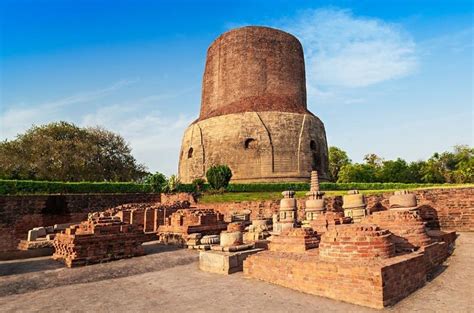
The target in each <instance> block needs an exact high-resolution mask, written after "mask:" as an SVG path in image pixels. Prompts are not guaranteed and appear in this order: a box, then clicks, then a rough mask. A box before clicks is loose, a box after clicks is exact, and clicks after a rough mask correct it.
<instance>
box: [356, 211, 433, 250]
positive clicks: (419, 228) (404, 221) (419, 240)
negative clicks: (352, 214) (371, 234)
mask: <svg viewBox="0 0 474 313" xmlns="http://www.w3.org/2000/svg"><path fill="white" fill-rule="evenodd" d="M362 223H364V224H376V225H378V226H379V227H381V228H383V229H387V230H389V231H390V232H391V233H392V234H393V237H392V241H393V242H394V243H395V246H396V250H397V252H404V251H413V250H417V249H418V248H420V247H424V246H426V245H428V244H430V243H431V242H432V240H431V238H430V237H429V236H428V233H427V231H426V226H425V222H424V221H423V220H422V218H421V217H420V216H419V215H418V214H417V213H416V212H411V211H393V210H388V211H381V212H374V213H373V214H372V215H370V216H368V217H366V218H365V220H364V221H363V222H362Z"/></svg>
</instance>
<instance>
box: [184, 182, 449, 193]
mask: <svg viewBox="0 0 474 313" xmlns="http://www.w3.org/2000/svg"><path fill="white" fill-rule="evenodd" d="M319 186H320V188H321V190H352V189H357V190H385V189H413V188H423V187H433V186H440V184H405V183H326V182H321V183H320V184H319ZM309 188H310V185H309V183H267V184H265V183H254V184H250V183H249V184H229V186H227V188H226V191H227V192H281V191H284V190H293V191H307V190H309ZM209 189H210V187H209V184H204V186H203V190H204V191H206V190H209ZM179 191H182V192H192V191H194V186H193V185H191V184H182V185H181V186H180V187H179Z"/></svg>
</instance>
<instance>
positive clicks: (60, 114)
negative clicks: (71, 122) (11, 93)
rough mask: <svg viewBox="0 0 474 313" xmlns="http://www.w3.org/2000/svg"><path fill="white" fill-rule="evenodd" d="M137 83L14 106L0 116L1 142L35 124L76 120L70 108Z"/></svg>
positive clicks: (121, 81) (124, 83)
mask: <svg viewBox="0 0 474 313" xmlns="http://www.w3.org/2000/svg"><path fill="white" fill-rule="evenodd" d="M137 81H138V80H137V79H135V80H120V81H118V82H115V83H113V84H111V85H110V86H107V87H105V88H102V89H97V90H92V91H86V92H80V93H77V94H75V95H72V96H69V97H64V98H61V99H56V100H52V101H50V102H46V103H40V104H37V105H32V104H28V105H25V104H22V105H19V106H13V107H11V108H9V109H7V110H6V111H5V112H2V113H1V115H0V140H3V139H12V138H13V137H15V136H16V135H17V134H18V133H20V132H23V131H25V130H26V129H28V128H30V127H31V126H32V125H33V124H36V125H40V124H44V123H48V122H51V121H58V120H61V119H71V118H73V119H74V117H71V116H69V114H68V110H67V109H68V106H71V105H76V104H80V103H87V102H90V101H93V100H97V99H100V98H102V97H105V96H107V95H109V94H111V93H113V92H115V91H117V90H119V89H121V88H123V87H125V86H128V85H131V84H133V83H135V82H137Z"/></svg>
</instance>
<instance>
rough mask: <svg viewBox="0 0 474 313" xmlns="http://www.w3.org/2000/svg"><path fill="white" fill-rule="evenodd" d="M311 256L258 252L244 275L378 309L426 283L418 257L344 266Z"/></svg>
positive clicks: (422, 266)
mask: <svg viewBox="0 0 474 313" xmlns="http://www.w3.org/2000/svg"><path fill="white" fill-rule="evenodd" d="M310 251H311V250H310ZM312 253H314V254H312ZM312 253H302V254H300V253H282V252H272V251H264V252H260V253H257V254H254V255H251V256H249V257H248V258H247V259H246V260H245V261H244V275H245V276H246V277H250V278H255V279H259V280H263V281H266V282H269V283H273V284H277V285H280V286H284V287H287V288H291V289H295V290H298V291H302V292H305V293H309V294H314V295H318V296H323V297H328V298H331V299H336V300H342V301H346V302H351V303H355V304H359V305H364V306H368V307H372V308H379V309H380V308H383V307H384V306H387V305H393V304H394V303H396V302H397V301H399V300H401V299H402V298H404V297H406V296H407V295H408V294H410V293H411V292H413V291H415V290H416V289H418V288H420V287H421V286H423V284H424V283H425V276H426V271H425V263H424V258H423V255H421V254H411V255H403V256H398V257H394V258H390V259H386V260H384V261H381V262H373V263H367V262H348V263H344V262H326V261H324V260H321V259H319V258H318V256H317V251H316V249H315V250H314V252H312Z"/></svg>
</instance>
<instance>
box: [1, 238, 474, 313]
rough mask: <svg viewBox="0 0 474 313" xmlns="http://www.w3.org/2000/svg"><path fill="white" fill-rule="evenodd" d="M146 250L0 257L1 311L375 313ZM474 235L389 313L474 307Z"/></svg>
mask: <svg viewBox="0 0 474 313" xmlns="http://www.w3.org/2000/svg"><path fill="white" fill-rule="evenodd" d="M146 250H147V252H148V255H146V256H144V257H139V258H134V259H128V260H121V261H116V262H111V263H106V264H98V265H93V266H87V267H81V268H74V269H67V268H64V267H63V266H62V265H61V264H60V263H57V262H55V261H52V260H50V259H49V258H47V257H46V258H36V259H29V260H14V261H3V262H0V311H1V312H39V311H41V312H85V311H86V312H187V311H189V312H301V311H304V312H345V313H347V312H377V310H371V309H367V308H364V307H360V306H357V305H352V304H348V303H344V302H338V301H334V300H330V299H326V298H322V297H317V296H312V295H308V294H304V293H300V292H297V291H293V290H290V289H287V288H283V287H279V286H276V285H272V284H268V283H265V282H261V281H256V280H252V279H245V278H244V277H243V275H242V273H237V274H233V275H230V276H221V275H217V274H210V273H206V272H201V271H199V270H198V268H197V267H198V264H197V260H198V253H197V252H195V251H189V250H180V249H175V248H174V247H171V246H159V245H147V246H146ZM473 258H474V233H462V234H461V235H460V236H459V238H458V241H457V248H456V250H455V252H454V254H453V256H452V257H451V258H450V259H449V260H448V262H447V263H446V267H445V268H444V270H443V271H442V272H441V273H440V274H439V275H438V276H437V277H436V278H435V279H433V280H432V281H430V282H428V283H427V284H426V286H425V287H424V288H422V289H420V290H418V291H417V292H415V293H413V294H412V295H410V296H409V297H408V298H406V299H404V300H403V301H401V302H399V303H398V304H397V305H396V306H394V307H390V308H387V309H385V311H388V312H474V260H473Z"/></svg>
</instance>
